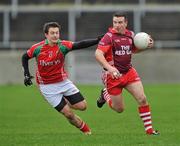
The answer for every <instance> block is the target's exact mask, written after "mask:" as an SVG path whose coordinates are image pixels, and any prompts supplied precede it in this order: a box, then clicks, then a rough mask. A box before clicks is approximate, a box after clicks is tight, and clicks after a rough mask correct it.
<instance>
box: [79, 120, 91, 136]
mask: <svg viewBox="0 0 180 146" xmlns="http://www.w3.org/2000/svg"><path fill="white" fill-rule="evenodd" d="M79 129H80V130H81V131H82V132H83V133H84V134H87V135H89V134H91V129H90V128H89V126H88V125H87V124H86V123H85V122H84V121H82V123H81V126H80V128H79Z"/></svg>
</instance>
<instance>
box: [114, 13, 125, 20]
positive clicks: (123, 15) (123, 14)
mask: <svg viewBox="0 0 180 146" xmlns="http://www.w3.org/2000/svg"><path fill="white" fill-rule="evenodd" d="M113 17H124V18H125V20H127V13H125V12H115V13H114V14H113Z"/></svg>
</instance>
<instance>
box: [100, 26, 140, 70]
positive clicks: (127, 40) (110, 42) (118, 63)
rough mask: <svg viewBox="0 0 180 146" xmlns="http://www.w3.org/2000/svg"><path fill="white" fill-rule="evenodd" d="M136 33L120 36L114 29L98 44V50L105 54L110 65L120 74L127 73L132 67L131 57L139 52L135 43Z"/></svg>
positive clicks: (127, 31) (126, 33)
mask: <svg viewBox="0 0 180 146" xmlns="http://www.w3.org/2000/svg"><path fill="white" fill-rule="evenodd" d="M133 37H134V33H133V32H132V31H130V30H127V29H126V31H125V34H124V35H122V34H119V33H117V32H116V31H115V30H114V29H112V28H109V31H108V32H107V33H106V34H105V35H104V37H103V38H102V39H101V41H100V42H99V44H98V49H100V50H101V51H103V52H104V53H105V58H106V60H107V62H109V64H110V65H112V66H115V67H116V68H117V69H118V70H119V72H120V73H126V72H127V71H128V70H129V69H130V68H131V67H132V64H131V55H132V53H133V52H135V51H136V50H137V48H135V46H134V43H133Z"/></svg>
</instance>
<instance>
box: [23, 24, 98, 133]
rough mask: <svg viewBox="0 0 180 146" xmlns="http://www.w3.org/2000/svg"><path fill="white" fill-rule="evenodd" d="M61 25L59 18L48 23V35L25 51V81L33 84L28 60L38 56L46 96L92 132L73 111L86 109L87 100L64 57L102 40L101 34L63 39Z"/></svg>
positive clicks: (40, 81) (40, 82) (38, 74)
mask: <svg viewBox="0 0 180 146" xmlns="http://www.w3.org/2000/svg"><path fill="white" fill-rule="evenodd" d="M60 29H61V28H60V25H59V24H58V23H57V22H48V23H45V24H44V34H45V37H46V39H45V40H43V41H41V42H39V43H37V44H34V45H33V46H32V47H31V48H30V49H28V50H27V52H26V53H24V54H23V56H22V66H23V69H24V84H25V85H26V86H30V85H32V81H31V79H32V76H31V74H30V72H29V67H28V60H29V59H31V58H33V57H35V58H36V62H37V71H36V82H37V84H38V87H39V89H40V91H41V93H42V95H43V96H44V98H45V99H46V100H47V101H48V103H49V104H50V105H51V106H52V107H54V108H55V109H56V110H57V111H58V112H60V113H62V114H63V115H64V116H65V117H66V118H67V120H68V121H69V122H70V123H71V124H72V125H74V126H75V127H77V128H78V129H80V130H81V131H82V132H83V133H84V134H91V129H90V128H89V126H88V125H87V124H86V123H85V122H84V121H83V120H82V119H81V118H80V117H78V116H77V115H76V114H74V112H73V111H72V109H76V110H81V111H84V110H85V109H86V101H85V99H84V97H83V96H82V94H81V93H80V91H79V89H78V88H77V87H76V86H75V85H74V84H73V83H72V82H71V81H70V80H69V79H68V75H67V73H66V71H65V69H64V61H65V56H66V54H67V53H68V52H70V51H72V50H77V49H82V48H87V47H90V46H93V45H95V44H98V42H99V40H100V37H97V38H95V39H87V40H82V41H79V42H71V41H66V40H60Z"/></svg>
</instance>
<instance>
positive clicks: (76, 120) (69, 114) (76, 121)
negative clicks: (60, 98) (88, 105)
mask: <svg viewBox="0 0 180 146" xmlns="http://www.w3.org/2000/svg"><path fill="white" fill-rule="evenodd" d="M61 113H62V114H63V115H64V116H65V117H66V118H67V119H68V121H69V122H70V123H71V124H72V125H74V126H75V127H77V128H79V129H80V130H81V131H82V132H83V133H84V134H86V135H90V134H91V129H90V128H89V126H88V125H87V124H86V123H85V122H84V121H83V120H81V118H80V117H78V116H77V115H75V114H74V113H73V111H72V110H71V108H70V107H69V106H68V104H66V105H65V106H64V108H63V109H62V110H61Z"/></svg>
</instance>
